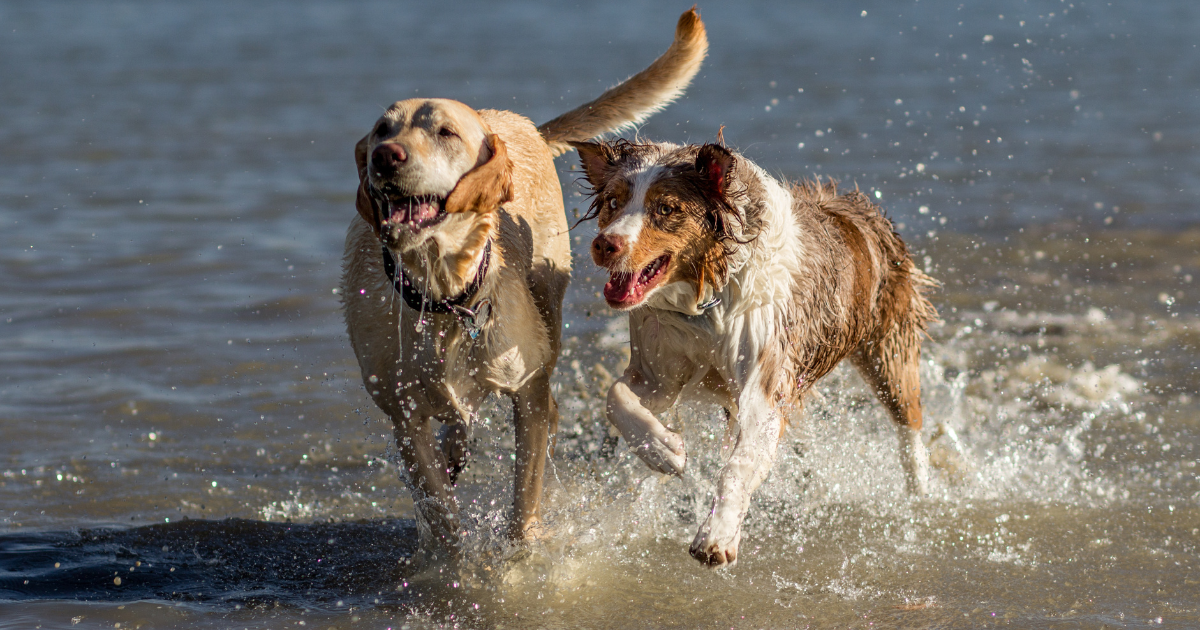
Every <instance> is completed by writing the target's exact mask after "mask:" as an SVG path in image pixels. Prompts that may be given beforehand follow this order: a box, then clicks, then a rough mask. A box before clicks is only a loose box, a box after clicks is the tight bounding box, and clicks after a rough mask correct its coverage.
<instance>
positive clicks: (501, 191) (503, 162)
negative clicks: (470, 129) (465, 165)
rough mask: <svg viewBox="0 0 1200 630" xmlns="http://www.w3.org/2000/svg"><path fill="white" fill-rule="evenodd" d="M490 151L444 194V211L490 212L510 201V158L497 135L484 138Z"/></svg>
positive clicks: (511, 171) (511, 187)
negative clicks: (452, 188) (486, 157)
mask: <svg viewBox="0 0 1200 630" xmlns="http://www.w3.org/2000/svg"><path fill="white" fill-rule="evenodd" d="M484 142H485V144H486V145H487V147H488V148H489V149H490V150H491V153H492V157H490V158H489V159H488V161H486V162H484V163H483V164H480V165H479V166H476V167H475V168H473V169H471V170H469V171H467V174H466V175H463V176H462V179H459V180H458V183H457V184H455V185H454V190H452V191H450V196H449V197H446V212H490V211H492V210H495V209H496V208H499V207H500V205H501V204H504V203H508V202H509V201H512V198H513V190H512V189H513V184H512V173H513V164H512V160H510V159H508V148H507V147H505V146H504V141H503V140H501V139H500V136H498V135H496V134H494V133H493V134H490V135H488V137H487V139H486V140H485V141H484Z"/></svg>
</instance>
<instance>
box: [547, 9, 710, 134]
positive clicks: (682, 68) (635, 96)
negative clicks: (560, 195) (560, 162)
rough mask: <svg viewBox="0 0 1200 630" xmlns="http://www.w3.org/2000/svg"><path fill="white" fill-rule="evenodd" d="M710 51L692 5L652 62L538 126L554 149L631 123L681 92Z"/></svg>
mask: <svg viewBox="0 0 1200 630" xmlns="http://www.w3.org/2000/svg"><path fill="white" fill-rule="evenodd" d="M707 53H708V36H707V34H705V31H704V22H702V21H701V20H700V13H699V12H698V11H696V7H694V6H693V7H692V8H691V9H688V10H687V11H685V12H684V13H683V15H681V16H679V22H678V23H677V24H676V25H675V41H673V42H671V47H670V48H668V49H667V52H665V53H663V54H662V56H661V57H659V58H658V59H656V60H654V63H652V64H650V67H648V68H646V69H645V70H642V71H641V72H639V73H637V74H635V75H633V76H631V77H629V78H628V79H625V80H624V81H622V82H620V83H618V84H617V85H615V86H613V87H611V88H609V89H608V91H606V92H605V93H603V94H601V95H600V97H599V98H597V99H596V100H594V101H592V102H590V103H586V104H584V105H580V106H579V107H576V108H575V109H573V110H571V111H569V112H567V113H565V114H563V115H562V116H559V117H558V118H555V119H554V120H551V121H550V122H547V123H545V124H543V125H542V126H540V127H538V131H540V132H541V134H542V137H543V138H545V139H546V143H547V144H549V145H550V149H551V150H552V151H553V152H554V155H561V154H563V153H565V152H567V151H570V150H571V145H569V144H567V143H568V142H572V141H573V142H582V141H584V140H590V139H592V138H595V137H596V136H600V135H603V134H606V133H612V132H615V131H621V130H624V129H628V128H629V127H632V126H634V125H637V124H639V123H641V122H642V121H644V120H646V119H647V118H649V117H650V115H651V114H653V113H655V112H657V111H659V110H661V109H662V108H664V107H666V106H667V105H669V104H670V103H671V101H674V100H675V99H677V98H679V97H680V96H681V95H682V94H683V91H684V90H685V89H687V86H688V84H689V83H691V82H692V77H694V76H696V73H697V72H699V71H700V63H701V62H702V61H704V55H705V54H707Z"/></svg>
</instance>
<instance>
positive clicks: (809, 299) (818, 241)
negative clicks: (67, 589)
mask: <svg viewBox="0 0 1200 630" xmlns="http://www.w3.org/2000/svg"><path fill="white" fill-rule="evenodd" d="M574 146H575V147H576V148H577V149H578V150H579V155H580V159H581V161H582V163H583V169H584V173H585V176H586V179H587V181H588V183H590V185H591V188H592V190H591V192H592V205H591V208H590V210H589V213H588V215H587V218H592V217H595V218H597V219H598V227H599V233H598V235H597V236H596V238H595V239H594V240H593V242H592V257H593V259H594V260H595V262H596V264H598V265H600V266H601V267H604V268H605V269H607V270H608V271H609V272H610V279H609V282H608V283H607V284H606V285H605V287H604V296H605V299H606V301H607V302H608V304H609V305H610V306H611V307H612V308H615V309H618V310H624V311H628V312H629V332H630V349H631V357H630V362H629V367H628V369H626V371H625V373H624V375H623V376H621V377H620V378H619V379H618V380H617V381H616V382H615V383H614V384H613V386H612V387H611V388H610V390H609V392H608V399H607V408H606V412H607V416H608V419H609V421H610V422H611V423H612V424H613V425H614V426H615V427H616V428H617V429H618V430H619V431H620V432H621V433H622V435H623V436H624V438H625V440H626V441H627V442H628V444H629V446H630V448H631V449H633V450H634V451H635V452H636V453H637V454H638V456H640V457H641V458H642V460H643V461H644V462H645V463H646V464H647V465H648V466H649V467H650V468H652V469H654V470H656V471H658V472H661V473H665V474H674V475H680V474H683V472H684V469H685V466H686V463H687V454H686V450H685V448H684V443H683V439H682V438H681V437H680V435H679V434H678V433H676V432H674V431H671V430H670V429H668V428H667V427H665V426H664V425H663V424H662V423H661V422H659V420H658V418H657V417H656V414H660V413H662V412H664V411H666V410H667V409H669V408H670V407H672V406H673V405H675V404H676V402H677V401H679V400H680V398H681V397H682V398H685V399H690V400H700V401H708V402H712V403H715V404H717V405H720V406H721V407H723V408H724V409H725V411H726V413H727V416H728V418H729V420H730V436H729V437H730V438H731V439H732V440H733V446H732V450H731V451H730V454H729V459H728V461H727V463H726V464H725V466H724V468H723V469H722V471H721V473H720V478H719V480H718V483H717V491H716V496H715V497H714V499H713V504H712V509H711V511H710V512H709V514H708V517H707V518H706V519H705V520H704V522H703V524H702V525H701V526H700V528H699V531H698V532H697V534H696V537H695V539H694V541H693V542H692V545H691V549H690V551H691V554H692V555H693V556H694V557H695V558H696V559H698V560H699V561H701V562H703V563H705V564H709V565H713V566H719V565H726V564H730V563H733V562H735V561H736V560H737V555H738V546H739V543H740V540H741V535H742V532H741V524H742V520H743V519H744V517H745V515H746V511H747V509H748V508H749V505H750V498H751V495H752V493H753V492H754V490H755V489H756V488H757V487H758V485H759V484H760V483H761V482H762V481H763V480H764V479H765V478H766V476H767V474H768V473H769V471H770V469H771V466H772V464H773V462H774V459H775V452H776V449H777V447H778V444H779V439H780V437H781V434H782V431H783V430H784V428H785V425H786V422H787V418H788V417H789V416H790V415H792V414H794V413H795V412H797V411H798V410H799V408H800V406H801V403H802V401H803V399H804V396H805V394H806V393H807V392H808V391H809V390H810V389H811V388H812V386H813V384H814V383H816V381H817V380H818V379H820V378H821V377H822V376H824V375H825V374H827V373H828V372H829V371H830V370H832V369H833V368H834V367H835V366H836V365H837V364H838V363H839V362H841V361H842V360H843V359H847V358H848V359H850V360H851V361H852V362H853V364H854V365H855V366H856V367H857V368H858V370H859V372H860V373H861V374H862V375H863V377H864V379H865V380H866V382H867V383H868V385H869V386H870V387H871V388H872V389H873V390H874V391H875V393H876V395H877V397H878V398H879V400H880V402H881V403H882V404H883V406H884V407H886V409H887V411H888V412H889V414H890V415H891V417H892V419H893V420H894V421H895V425H896V427H897V429H898V433H899V438H900V440H899V441H900V447H901V451H902V461H903V463H904V469H905V476H906V480H907V486H908V488H909V490H910V492H912V493H914V494H918V495H919V494H924V493H925V491H926V485H927V479H928V456H927V454H926V449H925V445H924V443H923V442H922V441H921V436H920V430H921V423H922V418H921V399H920V380H919V375H918V372H919V358H920V347H921V341H922V339H923V337H924V335H925V329H926V327H927V326H928V324H929V323H930V322H932V321H934V320H936V318H937V313H936V311H935V310H934V308H933V306H932V305H931V304H930V303H929V301H928V300H927V299H926V293H927V292H928V291H929V290H930V289H931V288H932V287H933V286H935V282H934V281H933V280H932V279H931V278H929V277H928V276H926V275H925V274H924V273H922V272H921V271H920V270H919V269H918V268H917V267H916V265H914V264H913V261H912V259H911V257H910V256H909V254H908V251H907V248H906V247H905V245H904V243H903V241H901V240H900V237H899V236H898V235H897V234H896V233H895V232H894V231H893V228H892V224H891V222H890V221H888V219H887V218H885V217H884V216H883V214H882V213H881V212H880V210H879V208H877V207H876V206H875V205H874V204H872V203H871V201H870V200H869V199H868V198H867V196H866V195H864V194H862V193H861V192H859V191H858V190H854V191H849V192H844V193H840V192H839V191H838V190H837V188H836V186H835V184H833V183H829V182H826V183H820V182H812V181H810V182H801V183H797V184H787V183H784V182H781V181H778V180H776V179H775V178H773V177H771V176H769V175H768V174H767V173H766V172H764V171H763V170H762V169H761V168H759V167H758V166H757V165H756V164H754V163H753V162H751V161H750V160H748V159H746V158H745V157H743V156H742V155H740V154H737V153H735V152H733V151H730V150H729V149H727V148H725V147H724V146H723V145H721V144H705V145H703V146H696V145H690V146H679V145H674V144H666V143H646V144H641V143H634V142H628V141H624V140H618V141H615V142H600V143H597V142H583V143H575V145H574Z"/></svg>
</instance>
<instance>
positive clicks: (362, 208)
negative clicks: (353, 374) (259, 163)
mask: <svg viewBox="0 0 1200 630" xmlns="http://www.w3.org/2000/svg"><path fill="white" fill-rule="evenodd" d="M707 47H708V40H707V38H706V35H705V29H704V24H703V23H702V22H701V21H700V16H699V15H698V14H697V13H696V11H695V9H694V8H693V9H692V10H690V11H687V12H685V13H684V14H683V15H682V16H681V17H680V19H679V23H678V24H677V26H676V30H675V40H674V42H673V43H672V44H671V46H670V48H668V49H667V51H666V52H665V53H664V54H663V56H662V57H660V58H659V59H658V60H656V61H655V62H654V63H653V64H652V65H651V66H650V67H648V68H647V69H646V70H643V71H642V72H640V73H638V74H636V75H634V76H633V77H630V78H629V79H627V80H626V81H624V82H623V83H621V84H619V85H617V86H615V87H613V88H611V89H610V90H608V91H607V92H605V93H604V94H602V95H601V96H600V97H599V98H597V99H596V100H594V101H592V102H591V103H588V104H586V105H583V106H580V107H578V108H576V109H574V110H572V111H570V112H568V113H566V114H563V115H562V116H560V117H558V118H556V119H554V120H552V121H550V122H548V123H546V124H544V125H542V126H541V127H537V128H535V127H534V126H533V123H531V122H530V121H529V120H528V119H526V118H524V117H522V116H520V115H518V114H514V113H512V112H506V111H495V110H479V111H477V110H474V109H472V108H470V107H468V106H467V105H464V104H462V103H459V102H457V101H451V100H445V99H411V100H406V101H400V102H397V103H395V104H393V105H392V106H391V107H390V108H388V110H387V111H386V112H385V113H384V114H383V116H382V117H380V118H379V120H378V121H377V122H376V123H375V125H374V126H373V128H372V129H371V131H370V132H369V133H368V134H367V135H366V136H365V137H364V138H363V139H362V140H361V141H359V142H358V144H357V146H355V150H354V157H355V161H356V162H357V165H358V176H359V187H358V199H357V203H356V206H357V208H358V216H357V217H355V219H354V220H353V222H352V223H351V225H350V230H349V233H348V234H347V236H346V251H345V261H344V273H343V276H342V295H343V303H344V308H345V314H346V322H347V326H348V328H349V331H350V341H351V344H352V345H353V347H354V352H355V354H356V355H357V356H358V362H359V367H360V368H361V369H362V378H363V382H364V384H365V385H366V388H367V391H368V392H370V395H371V397H372V398H373V399H374V400H375V403H376V404H378V405H379V407H380V408H381V409H382V410H383V411H384V412H385V413H387V414H388V416H389V417H390V418H391V420H392V423H393V426H394V433H395V437H396V443H397V447H398V450H399V453H400V455H401V457H402V459H403V461H404V465H405V468H406V470H405V471H404V477H405V481H406V483H407V484H408V486H409V489H410V491H411V492H412V496H413V502H414V504H415V511H416V516H417V521H418V528H419V532H420V538H421V541H420V547H421V549H422V552H423V553H424V554H426V555H433V556H437V555H439V552H442V551H448V552H453V551H454V550H455V549H456V548H457V545H458V541H459V520H458V505H457V503H456V501H455V498H454V494H453V490H452V486H453V485H454V483H455V481H456V477H457V475H458V472H459V471H460V470H461V469H462V467H463V465H464V464H465V458H466V456H467V452H466V450H467V438H468V429H469V423H470V421H471V419H472V417H473V416H474V415H475V414H476V413H477V410H478V409H479V406H480V404H481V403H482V402H483V400H484V398H485V397H486V396H487V395H488V394H489V393H492V392H497V393H503V394H506V395H508V396H510V397H511V398H512V400H513V408H514V413H513V415H514V422H515V425H516V476H515V480H514V484H515V487H514V493H513V494H514V506H513V513H512V518H511V521H510V527H509V535H510V536H511V537H512V538H514V539H522V538H525V537H527V536H530V535H534V534H536V531H535V529H536V528H537V525H538V515H539V502H540V499H541V494H542V473H543V468H544V466H545V462H546V458H547V456H548V455H549V453H550V451H551V449H552V448H553V446H552V439H551V436H552V435H553V433H554V432H555V431H556V430H557V424H558V412H557V408H556V405H555V401H554V398H553V396H552V395H551V392H550V374H551V373H552V372H553V370H554V365H555V361H556V359H557V357H558V350H559V337H560V324H561V320H562V314H561V310H562V299H563V294H564V292H565V290H566V286H567V281H568V280H569V278H570V272H571V252H570V244H569V241H568V235H567V221H566V216H565V214H564V212H563V201H562V189H561V188H560V186H559V183H558V177H557V175H556V173H555V170H554V162H553V157H554V155H556V154H558V153H561V152H563V151H565V150H569V149H570V146H569V144H568V143H569V142H571V141H577V140H586V139H588V138H594V137H596V136H598V135H601V134H604V133H607V132H611V131H616V130H619V129H621V128H625V127H628V126H630V125H632V124H636V123H638V122H640V121H642V120H644V119H645V118H646V117H648V116H649V115H650V114H652V113H653V112H655V111H657V110H659V109H661V108H662V107H664V106H666V105H667V104H668V103H670V102H671V101H672V100H674V99H675V98H677V97H678V96H679V95H680V94H682V93H683V90H684V89H685V88H686V87H687V84H688V83H689V82H690V81H691V79H692V77H693V76H694V75H695V74H696V72H697V71H698V70H699V68H700V63H701V61H702V60H703V58H704V55H705V53H706V51H707ZM432 420H437V421H439V422H441V423H442V424H443V425H445V426H446V427H447V428H448V430H447V431H445V433H444V434H443V436H442V439H441V444H440V446H439V444H438V440H437V439H436V438H435V436H434V433H433V432H432V428H431V421H432Z"/></svg>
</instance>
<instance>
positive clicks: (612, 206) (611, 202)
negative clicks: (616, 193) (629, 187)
mask: <svg viewBox="0 0 1200 630" xmlns="http://www.w3.org/2000/svg"><path fill="white" fill-rule="evenodd" d="M608 209H609V210H616V209H617V198H616V197H609V199H608Z"/></svg>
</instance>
